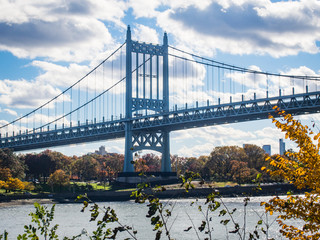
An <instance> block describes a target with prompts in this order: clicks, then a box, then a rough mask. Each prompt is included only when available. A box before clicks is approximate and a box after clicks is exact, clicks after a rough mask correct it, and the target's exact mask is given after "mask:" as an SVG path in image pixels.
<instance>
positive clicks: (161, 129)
mask: <svg viewBox="0 0 320 240" xmlns="http://www.w3.org/2000/svg"><path fill="white" fill-rule="evenodd" d="M319 80H320V77H319V76H299V75H286V74H279V73H268V72H262V71H260V70H257V69H256V70H254V69H249V68H243V67H237V66H234V65H230V64H225V63H222V62H219V61H216V60H213V59H209V58H205V57H201V56H198V55H195V54H192V53H189V52H186V51H182V50H180V49H178V48H175V47H173V46H170V45H168V37H167V34H166V33H165V34H164V37H163V44H162V45H155V44H147V43H141V42H138V41H134V40H132V39H131V30H130V27H129V26H128V29H127V38H126V41H125V43H124V44H122V45H121V46H120V47H119V48H118V49H116V50H115V51H114V52H113V53H111V54H110V55H109V56H108V57H107V58H105V59H104V60H103V61H102V62H101V63H100V64H99V65H97V66H96V67H95V68H94V69H92V70H91V71H90V72H89V73H88V74H86V75H85V76H83V77H82V78H81V79H79V80H78V81H76V82H75V83H74V84H73V85H71V86H70V87H68V88H66V89H65V90H64V91H61V92H60V94H58V95H57V96H55V97H54V98H52V99H50V100H48V101H47V102H46V103H44V104H43V105H41V106H39V107H38V108H36V109H34V110H33V111H30V112H28V113H26V114H25V115H23V116H21V117H19V118H17V119H15V120H12V121H8V122H7V123H6V124H3V125H2V126H1V127H0V133H1V135H0V148H10V149H12V150H14V151H23V150H32V149H38V148H49V147H54V146H62V145H68V144H76V143H84V142H92V141H99V140H108V139H115V138H123V137H124V138H125V161H124V168H123V172H125V173H131V172H134V166H133V164H132V161H133V154H134V153H135V152H136V151H140V150H144V149H150V150H154V151H158V152H160V153H161V154H162V160H161V172H171V163H170V132H172V131H176V130H182V129H189V128H197V127H204V126H212V125H218V124H225V123H235V122H244V121H254V120H259V119H266V118H268V115H269V113H272V112H273V109H272V108H273V107H274V106H275V105H277V106H279V107H280V108H281V109H282V110H285V111H286V112H288V113H291V114H294V115H298V114H310V113H317V112H319V111H320V99H319V97H320V91H318V83H319Z"/></svg>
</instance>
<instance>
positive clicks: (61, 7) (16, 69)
mask: <svg viewBox="0 0 320 240" xmlns="http://www.w3.org/2000/svg"><path fill="white" fill-rule="evenodd" d="M127 25H130V26H131V28H132V37H133V39H135V40H139V41H143V42H152V43H161V42H162V36H163V33H164V32H165V31H166V32H167V33H168V36H169V44H170V45H172V46H175V47H178V48H179V49H184V50H186V51H190V52H193V53H195V54H199V55H201V56H206V57H210V58H214V59H216V60H218V61H221V62H226V63H230V64H233V65H238V66H241V67H247V68H248V67H250V66H256V67H257V68H259V69H261V70H263V71H267V72H274V73H279V72H280V73H291V74H297V75H300V74H303V75H318V74H319V73H320V66H319V60H320V54H319V50H320V48H319V46H320V2H319V1H316V0H300V1H269V0H202V1H199V0H185V1H181V0H150V1H145V0H131V1H130V0H127V1H119V0H105V1H104V0H101V1H94V0H84V1H78V0H70V1H68V0H47V1H26V0H17V1H9V0H2V1H1V8H0V124H5V123H6V122H8V121H11V120H13V119H15V118H17V117H18V116H21V115H22V114H23V113H26V112H28V111H31V110H33V109H34V108H36V107H38V106H40V105H41V104H42V103H44V102H46V101H47V100H48V99H50V98H52V97H54V96H56V95H57V94H58V93H59V92H61V90H63V89H65V88H67V87H68V86H69V85H71V84H72V83H73V82H75V81H77V80H78V79H79V78H80V77H81V76H82V75H84V74H85V73H87V72H88V71H89V70H90V69H91V68H93V67H94V66H95V65H96V64H97V63H99V61H101V60H102V59H103V58H105V57H106V56H108V54H109V53H110V52H111V51H113V50H114V49H116V47H118V46H119V45H120V44H122V43H123V42H124V41H125V33H126V28H127ZM59 76H64V78H63V80H61V78H59ZM300 119H301V120H302V121H303V122H304V123H306V124H311V121H314V122H316V124H317V125H318V126H319V124H320V122H319V119H320V118H319V115H308V116H302V117H300ZM195 136H197V137H195ZM282 137H284V136H283V134H282V133H281V132H280V131H279V130H277V129H275V127H274V126H273V125H272V123H271V122H270V120H262V121H256V122H250V123H241V124H240V123H239V124H231V125H221V126H215V127H206V128H200V129H192V130H185V131H179V132H173V133H171V153H172V154H178V155H180V156H199V155H202V154H206V155H207V154H209V153H210V152H211V150H212V149H213V148H214V147H216V146H221V145H238V146H242V145H243V144H244V143H254V144H257V145H259V146H262V145H263V144H271V145H272V153H277V152H278V149H279V147H278V139H279V138H282ZM286 143H287V147H291V148H294V145H293V144H291V143H289V142H288V141H286ZM100 145H105V146H106V149H107V151H109V152H119V153H123V152H124V148H123V145H124V140H121V139H120V140H115V141H108V142H97V143H93V144H81V145H72V146H67V147H59V148H54V150H57V151H61V152H63V153H64V154H67V155H73V154H75V155H81V154H84V153H87V152H93V151H94V150H95V149H98V147H99V146H100Z"/></svg>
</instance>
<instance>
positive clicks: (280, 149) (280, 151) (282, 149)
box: [279, 138, 286, 155]
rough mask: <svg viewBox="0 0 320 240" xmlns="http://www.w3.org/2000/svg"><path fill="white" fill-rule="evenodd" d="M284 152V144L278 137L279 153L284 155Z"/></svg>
mask: <svg viewBox="0 0 320 240" xmlns="http://www.w3.org/2000/svg"><path fill="white" fill-rule="evenodd" d="M285 152H286V144H285V142H284V141H283V139H282V138H280V139H279V154H280V155H284V153H285Z"/></svg>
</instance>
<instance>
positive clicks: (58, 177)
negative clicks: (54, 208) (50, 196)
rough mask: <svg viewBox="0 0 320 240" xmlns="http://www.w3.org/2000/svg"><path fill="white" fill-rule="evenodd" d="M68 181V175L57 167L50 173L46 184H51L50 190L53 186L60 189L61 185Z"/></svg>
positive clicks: (66, 183)
mask: <svg viewBox="0 0 320 240" xmlns="http://www.w3.org/2000/svg"><path fill="white" fill-rule="evenodd" d="M69 183H70V176H69V175H68V174H66V173H65V172H64V171H63V170H61V169H58V170H56V171H55V172H54V173H52V174H50V177H49V179H48V184H49V185H50V186H51V188H52V191H53V189H54V186H58V187H59V190H60V191H61V187H62V186H66V185H68V184H69Z"/></svg>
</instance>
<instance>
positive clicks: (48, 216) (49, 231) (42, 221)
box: [17, 203, 59, 240]
mask: <svg viewBox="0 0 320 240" xmlns="http://www.w3.org/2000/svg"><path fill="white" fill-rule="evenodd" d="M34 207H35V209H36V211H35V212H34V213H33V212H31V213H30V214H29V215H30V216H31V218H32V220H31V222H33V223H35V224H36V226H33V225H32V224H29V225H25V226H24V229H25V233H24V234H22V235H21V234H20V235H19V236H18V237H17V239H18V240H25V239H40V238H39V236H43V237H44V239H45V240H47V239H49V240H52V239H58V235H57V234H56V231H57V229H58V226H59V225H58V224H56V225H54V226H53V227H52V228H50V224H51V221H52V220H53V217H54V210H55V205H52V207H51V209H50V210H48V209H47V207H45V206H42V205H40V204H39V203H34ZM38 230H39V231H40V235H38V232H37V231H38Z"/></svg>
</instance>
